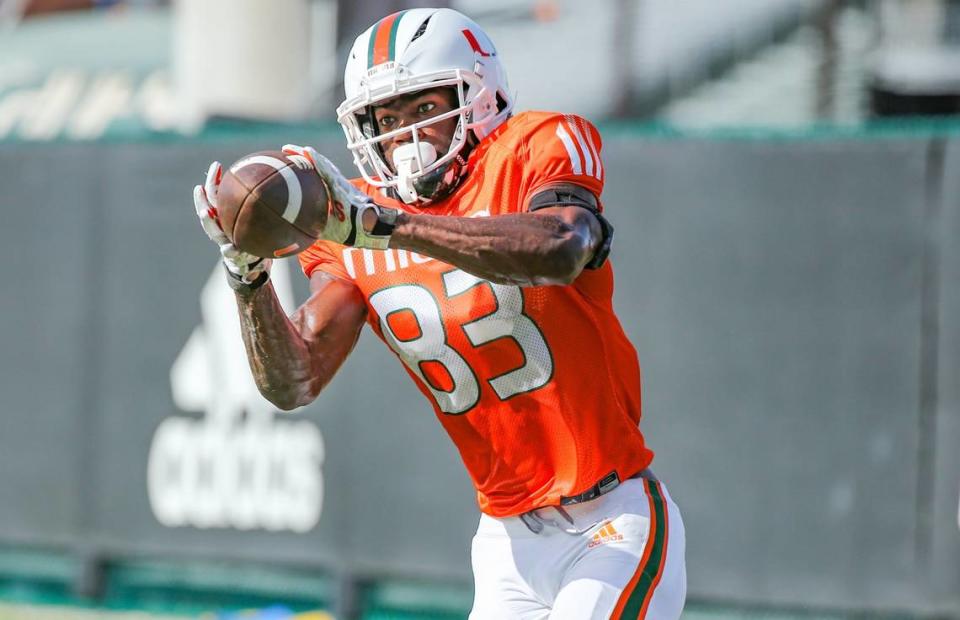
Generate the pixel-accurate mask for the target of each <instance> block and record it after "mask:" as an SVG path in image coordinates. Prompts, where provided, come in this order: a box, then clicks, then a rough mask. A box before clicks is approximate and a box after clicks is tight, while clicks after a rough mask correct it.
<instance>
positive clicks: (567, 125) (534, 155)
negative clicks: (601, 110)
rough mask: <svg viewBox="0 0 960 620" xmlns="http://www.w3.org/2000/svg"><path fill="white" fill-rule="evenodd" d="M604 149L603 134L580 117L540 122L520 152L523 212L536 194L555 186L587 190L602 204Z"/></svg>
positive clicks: (557, 116) (553, 117)
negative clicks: (522, 169) (522, 176)
mask: <svg viewBox="0 0 960 620" xmlns="http://www.w3.org/2000/svg"><path fill="white" fill-rule="evenodd" d="M602 146H603V144H602V142H601V140H600V132H598V131H597V128H596V127H594V126H593V124H592V123H591V122H590V121H588V120H586V119H584V118H582V117H580V116H576V115H573V114H550V115H547V116H546V117H545V118H542V119H540V120H539V121H538V122H537V123H536V125H534V126H533V127H532V128H531V129H530V130H529V132H528V134H527V135H526V136H525V140H524V143H523V148H522V149H521V161H522V162H523V166H524V172H523V175H524V183H523V185H524V187H525V192H524V195H523V196H522V203H521V204H522V206H523V209H524V210H526V209H527V206H528V205H529V203H530V199H531V198H532V197H533V196H535V195H536V194H537V192H539V191H540V190H541V189H544V188H546V187H548V186H550V185H553V184H556V183H574V184H576V185H580V186H582V187H585V188H587V189H588V190H590V191H591V192H592V193H593V194H594V195H595V196H596V197H597V202H598V203H599V202H600V194H601V192H602V191H603V181H604V171H603V161H602V159H601V148H602ZM601 210H602V207H601Z"/></svg>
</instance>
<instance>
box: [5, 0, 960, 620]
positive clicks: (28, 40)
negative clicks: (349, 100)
mask: <svg viewBox="0 0 960 620" xmlns="http://www.w3.org/2000/svg"><path fill="white" fill-rule="evenodd" d="M424 4H425V5H434V6H440V5H445V6H451V7H453V8H456V9H459V10H462V11H464V12H465V13H467V14H469V15H471V16H472V17H474V18H475V19H476V20H477V21H478V22H480V24H481V25H483V26H484V28H486V29H487V30H488V32H489V34H490V35H491V36H492V37H493V39H494V41H495V42H496V43H497V46H498V50H499V53H500V54H501V56H502V57H503V59H504V62H505V65H506V67H507V70H508V74H509V76H510V80H511V86H512V88H513V89H514V90H515V91H516V92H517V95H518V106H519V108H520V109H527V108H545V109H556V110H562V111H569V112H577V113H580V114H583V115H586V116H587V117H589V118H590V119H592V120H594V121H596V122H598V124H599V125H600V127H601V131H602V133H603V135H604V140H605V145H604V152H605V158H604V159H605V166H606V169H607V177H608V181H607V190H606V192H605V195H604V196H605V203H606V205H607V208H608V210H609V213H610V216H611V220H613V222H614V223H615V224H616V226H617V240H618V243H617V244H615V247H614V254H613V258H614V261H615V263H614V264H615V266H616V267H617V274H618V279H619V284H620V286H619V289H618V294H617V306H618V312H619V314H620V316H621V318H622V319H623V321H624V324H625V327H626V329H627V331H628V333H629V334H630V336H631V337H632V339H633V341H634V343H635V344H636V347H637V349H638V352H639V355H640V360H641V364H642V366H643V368H644V372H645V384H644V397H645V410H644V415H645V420H646V421H645V425H644V430H645V432H646V433H647V434H648V438H649V441H650V442H651V444H652V446H653V448H654V449H655V450H656V451H657V452H658V458H657V460H656V462H655V463H654V468H655V470H656V471H657V472H658V474H659V475H660V476H661V477H662V478H663V479H665V480H666V481H667V482H668V483H669V485H670V488H671V492H672V494H673V495H674V497H675V498H676V499H677V501H678V503H679V505H680V506H681V508H682V509H683V510H684V517H685V521H686V526H687V531H688V540H689V542H688V557H687V562H688V573H689V587H690V589H689V603H688V608H687V612H686V614H685V618H690V619H694V620H708V619H746V618H750V619H759V618H777V619H792V618H822V619H830V620H833V619H837V620H839V619H846V618H904V619H906V618H960V529H958V528H960V515H958V509H960V507H958V503H960V450H958V446H960V235H958V233H960V120H957V118H958V117H957V115H958V114H960V1H956V0H861V1H852V0H851V1H845V0H721V1H716V0H682V1H670V0H596V1H594V2H585V1H581V0H483V1H481V0H454V1H450V2H443V1H442V0H439V1H430V2H426V3H421V4H418V3H412V2H403V1H401V0H394V1H391V0H355V1H349V0H341V1H337V0H273V1H271V2H267V1H265V0H175V1H173V2H169V1H162V0H154V1H151V0H139V1H137V0H129V1H126V2H124V1H116V0H112V1H111V0H0V204H2V213H3V215H4V222H3V224H2V225H0V258H2V264H4V265H6V271H5V278H4V279H5V286H4V289H5V290H4V292H3V294H2V295H0V317H2V318H3V321H0V346H2V351H3V357H2V359H0V393H2V394H3V399H2V404H0V620H8V619H10V620H12V619H21V618H24V619H25V618H37V619H40V618H43V619H51V620H52V619H61V618H63V619H68V620H69V619H74V618H76V619H81V618H82V619H87V618H118V619H119V618H131V619H132V618H151V619H158V620H159V619H161V618H162V619H167V618H183V617H204V618H211V619H212V618H222V619H224V620H225V619H228V618H229V619H233V618H237V619H239V618H245V619H248V620H249V619H264V620H266V619H272V620H281V619H286V618H291V619H292V618H297V619H299V620H307V619H311V620H319V619H327V618H331V617H336V618H341V619H352V618H363V619H368V620H372V619H378V620H380V619H384V620H385V619H394V618H396V619H413V618H433V619H447V618H463V617H465V616H466V612H467V611H468V610H469V606H470V602H471V597H472V593H471V586H470V574H469V571H470V568H469V558H468V554H469V543H470V537H471V536H472V531H473V528H474V527H475V523H476V517H477V513H476V509H475V506H474V503H473V496H472V493H471V490H470V486H469V483H468V480H467V478H466V475H465V474H464V472H463V471H462V468H461V466H460V463H459V461H458V458H457V456H456V454H455V452H454V450H453V448H452V446H451V445H450V443H449V441H448V440H447V438H446V437H445V436H444V435H443V433H442V431H441V430H440V428H439V425H437V424H436V422H435V420H434V419H433V417H432V415H431V414H430V412H429V410H428V407H427V406H426V403H424V402H422V399H421V397H420V396H419V394H417V393H416V391H415V390H414V388H413V386H412V385H409V384H408V383H409V382H408V380H407V379H406V378H405V376H403V373H402V372H401V369H400V366H399V365H398V364H396V363H395V362H394V361H393V360H392V357H391V356H387V355H385V354H384V352H383V350H382V348H381V345H380V344H379V343H377V342H374V341H373V338H372V337H370V336H369V335H365V336H364V337H363V338H362V339H361V342H360V344H359V346H358V351H357V352H355V354H354V355H353V356H352V358H351V359H350V361H348V363H347V365H346V367H345V368H344V369H343V370H342V371H341V373H340V375H339V376H338V378H337V380H335V381H334V383H333V385H332V386H331V387H330V388H329V390H328V391H327V392H325V393H324V394H323V395H322V396H321V398H320V399H319V400H318V401H317V402H316V403H315V404H314V405H311V406H310V407H307V408H305V410H303V411H301V412H299V413H298V414H296V415H292V416H290V415H280V414H279V413H277V412H275V411H273V410H272V408H271V407H270V406H269V405H268V404H267V403H265V402H264V401H263V400H262V399H260V398H259V397H258V396H257V394H256V392H255V389H254V388H253V387H252V383H251V380H250V378H249V374H248V373H247V371H246V370H245V361H244V359H243V353H242V349H241V344H240V340H239V338H238V337H237V334H236V325H235V319H234V318H233V312H232V308H231V300H230V298H229V294H228V292H227V291H226V290H225V288H224V287H223V284H222V282H221V277H220V274H219V273H218V272H217V271H216V269H215V254H214V252H213V250H212V248H211V247H210V246H209V242H207V241H206V239H204V238H203V235H202V233H201V231H200V230H199V227H198V226H197V225H196V221H195V219H194V215H193V210H192V207H191V204H190V202H191V199H190V191H191V189H192V186H193V185H194V184H195V183H197V182H200V180H201V179H202V177H203V174H204V172H205V170H206V167H207V164H208V163H209V161H211V160H212V159H219V160H221V161H232V160H233V159H235V158H236V157H238V156H240V155H242V154H244V153H247V152H250V151H253V150H262V149H265V148H276V147H277V146H279V145H281V144H283V143H285V142H298V143H310V144H314V145H316V146H317V148H318V149H319V150H320V151H321V152H324V153H327V154H328V155H330V157H331V158H333V159H334V160H335V161H336V162H337V163H338V164H339V165H340V166H341V168H351V164H350V162H349V159H348V158H347V153H346V150H345V148H344V147H343V140H342V136H341V134H340V130H339V128H338V127H337V126H336V123H335V121H334V119H333V110H334V107H335V105H336V104H337V103H338V102H339V97H340V93H341V90H340V84H339V82H340V76H341V71H342V65H343V60H344V56H345V53H346V49H347V47H348V46H349V44H350V43H351V42H352V40H353V37H354V36H355V35H356V34H357V33H358V32H359V31H360V30H362V29H363V28H365V27H366V26H367V25H369V24H370V23H372V22H373V21H374V20H375V19H377V18H378V17H380V16H382V15H385V14H387V13H390V12H392V11H394V10H398V9H401V8H408V7H411V6H417V5H420V6H423V5H424ZM364 260H373V259H372V257H371V256H361V255H359V254H358V255H357V261H360V262H358V263H357V264H358V265H359V264H362V261H364ZM276 281H277V286H278V289H279V290H280V292H281V294H282V295H283V296H284V298H285V299H286V301H287V303H288V304H291V305H292V304H293V303H296V301H298V300H303V299H304V298H305V294H306V293H305V292H306V286H305V282H304V281H303V278H300V277H299V276H298V275H297V273H296V269H295V267H290V268H289V269H284V268H278V269H277V276H276ZM245 373H247V374H245ZM371 376H376V377H378V387H377V389H371V387H370V382H369V377H371Z"/></svg>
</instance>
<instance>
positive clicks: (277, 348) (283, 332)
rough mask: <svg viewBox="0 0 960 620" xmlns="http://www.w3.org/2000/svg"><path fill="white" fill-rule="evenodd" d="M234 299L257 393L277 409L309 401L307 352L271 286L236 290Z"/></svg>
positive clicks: (310, 371) (310, 372) (311, 372)
mask: <svg viewBox="0 0 960 620" xmlns="http://www.w3.org/2000/svg"><path fill="white" fill-rule="evenodd" d="M236 298H237V309H238V311H239V314H240V332H241V334H242V336H243V344H244V346H245V347H246V350H247V360H248V361H249V363H250V370H251V372H252V373H253V378H254V380H255V381H256V383H257V387H258V388H259V389H260V392H261V393H262V394H263V396H264V397H265V398H266V399H267V400H269V401H270V402H272V403H274V404H275V405H277V406H278V407H280V408H281V409H293V408H295V407H298V406H300V405H303V404H305V403H306V402H309V401H310V400H312V398H313V397H315V394H314V395H311V392H312V390H311V383H312V380H313V378H314V373H315V369H314V368H313V362H312V359H311V355H310V349H309V347H308V345H307V342H306V341H305V340H304V339H303V337H302V336H301V335H300V332H299V330H298V329H297V327H296V326H295V325H294V323H293V322H292V321H291V320H290V319H289V318H288V317H287V314H286V312H285V311H284V309H283V307H282V306H281V305H280V301H279V299H277V295H276V293H275V292H274V289H273V284H271V283H270V282H267V283H266V284H265V285H263V286H261V287H260V288H257V289H253V290H244V289H241V290H238V291H236ZM317 391H319V390H317Z"/></svg>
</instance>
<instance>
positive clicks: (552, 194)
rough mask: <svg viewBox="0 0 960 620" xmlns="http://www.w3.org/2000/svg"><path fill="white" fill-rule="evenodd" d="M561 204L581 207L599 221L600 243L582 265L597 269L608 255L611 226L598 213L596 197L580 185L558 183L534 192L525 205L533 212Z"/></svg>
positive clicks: (598, 207)
mask: <svg viewBox="0 0 960 620" xmlns="http://www.w3.org/2000/svg"><path fill="white" fill-rule="evenodd" d="M561 206H563V207H566V206H575V207H582V208H584V209H586V210H587V211H589V212H590V213H593V215H594V216H595V217H596V218H597V221H598V222H600V229H601V230H602V231H603V232H602V233H601V234H602V237H601V239H600V245H598V246H597V251H596V252H594V254H593V258H591V259H590V262H589V263H587V264H586V265H585V266H584V268H585V269H599V268H600V267H601V266H603V263H604V261H606V260H607V256H609V255H610V246H611V245H612V244H613V226H612V225H611V224H610V222H608V221H607V218H605V217H603V214H602V213H600V203H599V202H598V201H597V197H596V196H595V195H594V194H593V192H591V191H590V190H588V189H587V188H586V187H583V186H582V185H576V184H574V183H558V184H556V185H550V186H549V187H545V188H544V189H542V190H540V191H539V192H537V193H536V194H534V195H533V197H532V198H531V199H530V204H529V205H528V206H527V211H530V212H533V211H536V210H537V209H544V208H546V207H561Z"/></svg>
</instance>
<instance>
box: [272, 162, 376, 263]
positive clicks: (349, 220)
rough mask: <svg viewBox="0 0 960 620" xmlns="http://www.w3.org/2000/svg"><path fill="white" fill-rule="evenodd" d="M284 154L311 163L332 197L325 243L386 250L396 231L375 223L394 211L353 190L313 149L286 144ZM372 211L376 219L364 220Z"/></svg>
mask: <svg viewBox="0 0 960 620" xmlns="http://www.w3.org/2000/svg"><path fill="white" fill-rule="evenodd" d="M283 152H284V153H285V154H287V155H297V156H300V157H302V158H303V159H306V160H307V161H308V162H310V164H311V165H313V168H314V170H316V171H317V174H319V175H320V178H321V179H323V182H324V184H325V185H326V187H327V190H328V191H329V193H330V211H329V212H328V213H327V223H326V225H325V226H324V227H323V238H324V239H327V240H329V241H334V242H336V243H339V244H341V245H349V246H353V247H355V248H373V249H377V250H385V249H387V247H388V245H389V244H390V232H392V230H393V227H392V226H391V225H385V224H383V223H381V224H378V225H374V224H373V223H374V222H380V221H381V214H385V213H387V212H392V211H393V210H392V209H387V208H385V207H381V206H379V205H377V204H375V203H374V202H373V199H372V198H370V197H369V196H367V195H366V194H364V193H363V192H361V191H360V190H359V189H357V188H356V187H354V186H353V184H352V183H350V181H348V180H347V179H346V177H344V176H343V174H342V173H341V172H340V171H339V170H338V169H337V167H336V166H334V165H333V163H332V162H331V161H330V160H329V159H327V158H326V157H324V156H323V155H321V154H320V153H318V152H317V151H316V150H314V149H313V148H312V147H309V146H297V145H295V144H287V145H285V146H284V147H283ZM369 211H373V213H374V214H375V215H376V217H371V216H370V215H367V217H366V219H364V215H365V214H366V213H367V212H369ZM364 222H367V224H368V226H370V227H371V231H370V232H367V230H366V228H364V225H363V223H364Z"/></svg>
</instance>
